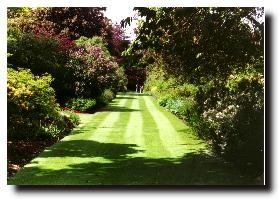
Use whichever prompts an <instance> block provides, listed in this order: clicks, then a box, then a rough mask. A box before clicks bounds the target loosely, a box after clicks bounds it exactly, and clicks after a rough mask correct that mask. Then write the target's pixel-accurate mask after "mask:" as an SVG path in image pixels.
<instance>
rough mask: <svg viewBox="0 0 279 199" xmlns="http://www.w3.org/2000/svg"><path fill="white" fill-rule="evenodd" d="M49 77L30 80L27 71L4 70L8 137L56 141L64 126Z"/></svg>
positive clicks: (32, 76) (31, 75)
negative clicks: (42, 138) (6, 76)
mask: <svg viewBox="0 0 279 199" xmlns="http://www.w3.org/2000/svg"><path fill="white" fill-rule="evenodd" d="M51 81H52V78H51V76H50V75H44V76H41V77H38V76H34V75H33V74H32V73H31V72H30V70H29V69H27V70H25V69H20V70H19V71H16V70H14V69H11V68H8V82H7V87H8V88H7V89H8V92H7V94H8V137H9V138H10V139H17V138H25V139H33V138H35V137H44V136H47V137H51V138H56V137H59V134H60V133H61V132H63V131H65V130H66V127H67V123H66V121H65V120H64V117H63V116H62V115H61V114H60V108H59V105H58V104H57V103H56V102H55V93H54V90H53V89H52V88H51V87H50V83H51Z"/></svg>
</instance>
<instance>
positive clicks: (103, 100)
mask: <svg viewBox="0 0 279 199" xmlns="http://www.w3.org/2000/svg"><path fill="white" fill-rule="evenodd" d="M115 97H116V96H115V94H114V93H113V92H112V91H111V90H110V89H105V90H104V92H103V93H102V95H101V96H100V97H99V98H98V103H99V104H103V105H107V104H109V103H110V102H111V101H112V100H113V99H114V98H115Z"/></svg>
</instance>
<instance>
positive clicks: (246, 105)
mask: <svg viewBox="0 0 279 199" xmlns="http://www.w3.org/2000/svg"><path fill="white" fill-rule="evenodd" d="M198 96H206V97H205V98H203V99H202V100H201V97H200V98H198V99H197V101H199V104H198V106H199V108H197V110H199V111H200V113H201V119H200V120H199V121H200V123H199V124H198V125H197V126H203V127H204V128H203V129H202V128H199V134H200V135H201V136H202V137H204V138H206V139H207V140H209V141H210V143H212V146H213V147H214V149H215V150H216V151H217V152H218V153H219V154H222V155H223V156H224V157H225V158H226V159H229V160H233V161H234V162H235V163H236V164H237V165H239V166H241V168H246V170H249V169H250V171H249V172H259V171H262V169H263V167H262V166H263V165H262V162H263V148H264V146H263V140H264V134H263V132H264V118H263V117H264V112H263V111H264V90H263V76H261V75H260V74H257V73H254V72H253V73H247V72H245V73H239V74H235V75H231V77H230V79H228V81H227V84H226V85H223V86H220V85H219V86H213V85H211V86H208V87H207V88H206V89H204V90H202V89H201V90H200V91H199V92H198ZM248 168H249V169H248Z"/></svg>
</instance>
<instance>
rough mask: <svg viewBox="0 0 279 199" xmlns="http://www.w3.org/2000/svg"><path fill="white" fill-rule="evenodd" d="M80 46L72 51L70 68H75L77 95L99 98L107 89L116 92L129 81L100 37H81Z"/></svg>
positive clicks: (78, 42)
mask: <svg viewBox="0 0 279 199" xmlns="http://www.w3.org/2000/svg"><path fill="white" fill-rule="evenodd" d="M76 42H77V44H78V47H77V48H76V49H75V50H74V51H73V52H72V54H71V56H72V60H71V62H69V64H68V65H69V68H73V69H74V70H75V75H76V76H77V78H76V79H77V81H76V82H75V87H76V88H75V91H76V95H77V96H82V97H84V98H98V97H100V96H101V94H102V93H103V91H104V90H105V89H112V88H113V89H114V91H115V92H117V91H119V90H120V89H123V88H124V87H125V85H126V83H127V81H126V78H125V74H124V70H123V69H122V68H121V67H120V66H119V65H118V64H117V63H116V61H115V60H114V58H113V57H112V56H111V55H110V54H109V52H108V51H107V50H106V48H105V44H104V43H102V42H103V40H102V39H101V38H100V37H93V38H90V39H89V38H85V37H81V38H80V39H79V40H77V41H76Z"/></svg>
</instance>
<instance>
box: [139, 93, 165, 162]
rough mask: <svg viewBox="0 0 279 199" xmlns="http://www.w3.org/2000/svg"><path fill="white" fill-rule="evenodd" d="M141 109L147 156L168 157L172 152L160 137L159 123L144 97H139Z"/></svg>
mask: <svg viewBox="0 0 279 199" xmlns="http://www.w3.org/2000/svg"><path fill="white" fill-rule="evenodd" d="M139 104H140V110H141V112H142V115H143V132H144V133H143V136H144V141H145V156H146V157H149V158H168V157H170V153H169V152H168V151H167V150H166V148H165V147H166V146H165V145H164V141H162V140H161V138H160V132H159V128H158V125H157V123H156V121H155V119H154V117H153V116H152V114H151V111H150V110H149V109H148V107H147V105H146V103H145V100H144V97H143V96H141V97H140V98H139Z"/></svg>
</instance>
